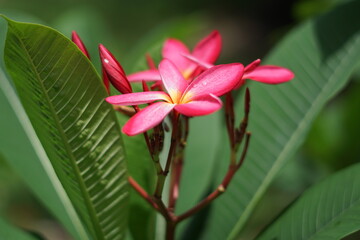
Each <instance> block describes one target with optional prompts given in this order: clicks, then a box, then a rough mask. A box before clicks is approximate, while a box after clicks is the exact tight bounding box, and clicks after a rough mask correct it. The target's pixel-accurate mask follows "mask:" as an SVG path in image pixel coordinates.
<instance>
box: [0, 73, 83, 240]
mask: <svg viewBox="0 0 360 240" xmlns="http://www.w3.org/2000/svg"><path fill="white" fill-rule="evenodd" d="M0 109H1V112H2V113H3V114H1V116H0V132H1V134H0V142H1V145H0V153H1V154H2V155H3V156H4V157H5V159H6V160H7V162H8V164H9V165H10V166H11V167H12V168H13V169H14V170H16V171H17V173H18V174H19V176H21V178H22V179H23V180H24V182H25V183H26V184H27V185H28V186H29V187H30V189H31V190H32V191H33V192H34V193H35V194H36V195H37V197H38V198H39V199H40V201H42V202H43V204H44V205H45V206H46V207H47V208H48V209H50V211H51V212H52V213H53V214H54V215H55V216H56V217H57V218H58V219H59V220H60V221H61V222H62V223H63V224H64V226H65V227H66V228H67V230H68V231H69V232H70V233H71V234H72V235H73V236H75V237H76V238H77V239H86V238H87V234H86V231H85V229H84V226H83V225H82V223H81V221H80V219H79V217H78V215H77V214H76V212H75V209H74V207H73V205H72V204H71V202H70V200H69V198H68V196H67V194H66V192H65V190H64V188H63V187H62V185H61V183H60V182H59V179H58V178H57V176H56V174H55V172H54V169H53V168H52V167H51V164H50V160H49V159H48V157H47V155H46V153H45V150H44V149H43V147H42V145H41V143H40V142H39V139H38V138H37V136H36V133H35V132H34V129H33V127H32V126H31V123H30V121H29V119H28V117H27V116H26V113H25V111H24V109H23V107H22V105H21V103H20V100H19V99H18V97H17V95H16V93H15V91H14V89H13V88H12V87H11V85H10V83H9V82H8V80H7V79H6V77H5V75H4V74H3V73H2V71H1V70H0Z"/></svg>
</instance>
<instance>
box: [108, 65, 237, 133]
mask: <svg viewBox="0 0 360 240" xmlns="http://www.w3.org/2000/svg"><path fill="white" fill-rule="evenodd" d="M243 70H244V67H243V65H242V64H239V63H232V64H225V65H218V66H215V67H213V68H210V69H208V70H206V71H205V72H203V73H202V74H201V75H199V76H198V77H197V78H196V79H194V80H193V81H192V82H191V83H189V82H188V81H187V80H186V79H185V78H184V76H183V75H182V74H181V72H180V71H179V70H178V68H177V67H176V66H175V65H174V64H173V63H172V62H171V61H170V60H168V59H164V60H162V61H161V63H160V64H159V73H160V76H161V79H162V82H163V85H164V88H165V89H166V91H167V92H162V91H150V92H138V93H129V94H122V95H118V96H111V97H108V98H106V101H107V102H109V103H111V104H115V105H139V104H145V103H151V102H155V101H157V102H155V103H152V104H151V105H149V106H147V107H145V108H144V109H142V110H141V111H140V112H138V113H136V114H135V115H134V116H133V117H132V118H130V120H129V121H128V122H127V123H126V124H125V125H124V127H123V128H122V131H123V132H124V133H125V134H127V135H129V136H133V135H136V134H139V133H143V132H145V131H147V130H149V129H151V128H153V127H155V126H157V125H158V124H159V123H161V122H162V121H163V119H164V118H165V117H166V116H167V115H168V114H169V113H170V112H171V111H172V110H175V111H177V112H179V113H180V114H183V115H186V116H201V115H207V114H211V113H213V112H215V111H217V110H219V109H220V108H221V106H222V102H221V100H220V99H219V96H221V95H223V94H225V93H227V92H229V91H231V90H232V89H233V88H234V86H235V85H236V84H237V83H238V82H239V79H241V77H242V75H243Z"/></svg>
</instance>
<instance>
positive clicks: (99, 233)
mask: <svg viewBox="0 0 360 240" xmlns="http://www.w3.org/2000/svg"><path fill="white" fill-rule="evenodd" d="M13 28H14V29H17V28H16V27H15V26H14V25H13ZM18 31H19V32H20V29H18ZM13 33H14V35H15V36H16V37H17V38H18V39H19V42H20V43H21V47H22V48H23V49H24V51H25V53H26V56H27V58H28V60H29V62H30V64H31V66H32V68H33V69H34V72H35V75H36V77H37V79H38V81H39V82H40V86H41V90H42V92H43V94H44V95H45V98H46V101H47V102H48V106H49V109H50V111H51V113H52V115H53V118H54V122H55V124H56V126H57V127H58V131H59V134H60V137H61V138H62V139H63V145H64V147H65V150H66V151H67V153H68V155H69V159H70V162H71V164H72V166H73V170H74V172H75V176H76V178H77V180H78V184H79V187H80V190H81V193H82V195H83V198H84V200H85V204H86V208H87V209H88V211H89V214H90V216H91V218H90V219H91V222H92V224H93V226H94V230H95V234H96V236H97V238H98V239H104V233H103V232H102V228H101V226H100V223H99V219H98V217H97V214H96V211H95V209H94V208H93V205H92V202H91V199H90V196H89V195H88V192H87V189H86V186H85V184H84V182H83V181H82V177H81V174H80V170H79V168H78V166H77V165H76V161H75V157H74V156H73V154H72V151H71V148H70V146H69V144H68V139H67V137H66V135H65V133H64V131H63V129H62V126H61V123H60V121H59V118H58V117H57V115H56V111H55V109H54V108H53V105H52V102H51V101H50V97H49V96H48V94H47V91H46V89H45V86H44V84H43V82H42V81H41V77H40V75H39V73H38V71H37V68H36V66H35V64H34V62H33V60H32V58H31V56H30V54H29V52H28V51H27V48H26V46H25V44H24V42H23V40H22V38H21V36H19V35H18V34H17V33H16V32H15V31H13Z"/></svg>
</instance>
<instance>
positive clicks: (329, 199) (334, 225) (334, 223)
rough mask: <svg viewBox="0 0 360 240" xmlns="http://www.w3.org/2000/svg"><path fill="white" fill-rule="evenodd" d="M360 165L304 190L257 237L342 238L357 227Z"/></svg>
mask: <svg viewBox="0 0 360 240" xmlns="http://www.w3.org/2000/svg"><path fill="white" fill-rule="evenodd" d="M359 172H360V164H356V165H353V166H351V167H349V168H347V169H346V170H343V171H341V172H338V173H336V174H334V175H332V176H331V177H329V178H328V179H326V180H325V181H323V182H321V183H319V184H317V185H316V186H314V187H312V188H310V189H309V190H307V191H306V192H305V193H304V194H303V195H302V196H301V197H300V199H299V200H297V201H296V202H295V203H294V204H293V205H292V206H291V207H290V208H289V209H287V210H286V212H285V213H283V214H282V215H281V216H280V217H279V218H278V219H277V220H276V222H274V223H273V224H271V225H270V227H269V228H268V229H266V231H265V232H264V233H263V234H261V235H260V237H258V238H257V239H258V240H266V239H269V240H270V239H279V240H280V239H284V240H285V239H294V240H297V239H314V240H315V239H326V240H331V239H334V240H336V239H341V238H343V237H345V236H347V235H349V234H351V233H354V232H356V231H358V230H360V175H359Z"/></svg>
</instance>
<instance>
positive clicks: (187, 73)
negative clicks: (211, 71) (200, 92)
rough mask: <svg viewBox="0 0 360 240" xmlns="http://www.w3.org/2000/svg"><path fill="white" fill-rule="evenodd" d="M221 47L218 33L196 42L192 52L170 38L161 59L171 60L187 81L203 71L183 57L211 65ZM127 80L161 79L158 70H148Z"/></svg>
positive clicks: (214, 32)
mask: <svg viewBox="0 0 360 240" xmlns="http://www.w3.org/2000/svg"><path fill="white" fill-rule="evenodd" d="M221 45H222V40H221V36H220V34H219V32H218V31H213V32H211V33H210V34H209V35H208V36H206V37H205V38H204V39H202V40H201V41H200V42H198V43H197V44H196V46H195V48H194V50H193V51H192V52H190V50H189V49H188V48H187V47H186V46H185V44H184V43H182V42H181V41H179V40H177V39H173V38H170V39H167V40H166V41H165V43H164V46H163V49H162V57H163V58H167V59H169V60H171V61H172V62H173V63H174V64H175V66H176V67H177V68H178V69H179V71H180V72H181V74H182V76H183V77H184V78H185V79H187V80H189V79H192V78H193V77H194V76H197V75H198V74H200V73H201V72H202V71H204V70H205V69H204V68H202V67H199V65H198V64H197V63H196V62H193V61H191V60H189V59H188V58H186V57H185V56H194V57H195V58H196V59H199V60H201V61H202V62H205V63H208V64H213V63H215V61H216V60H217V59H218V57H219V55H220V52H221ZM128 79H129V81H131V82H139V81H160V80H161V77H160V74H159V71H158V70H156V69H150V70H146V71H142V72H137V73H134V74H131V75H129V76H128Z"/></svg>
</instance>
